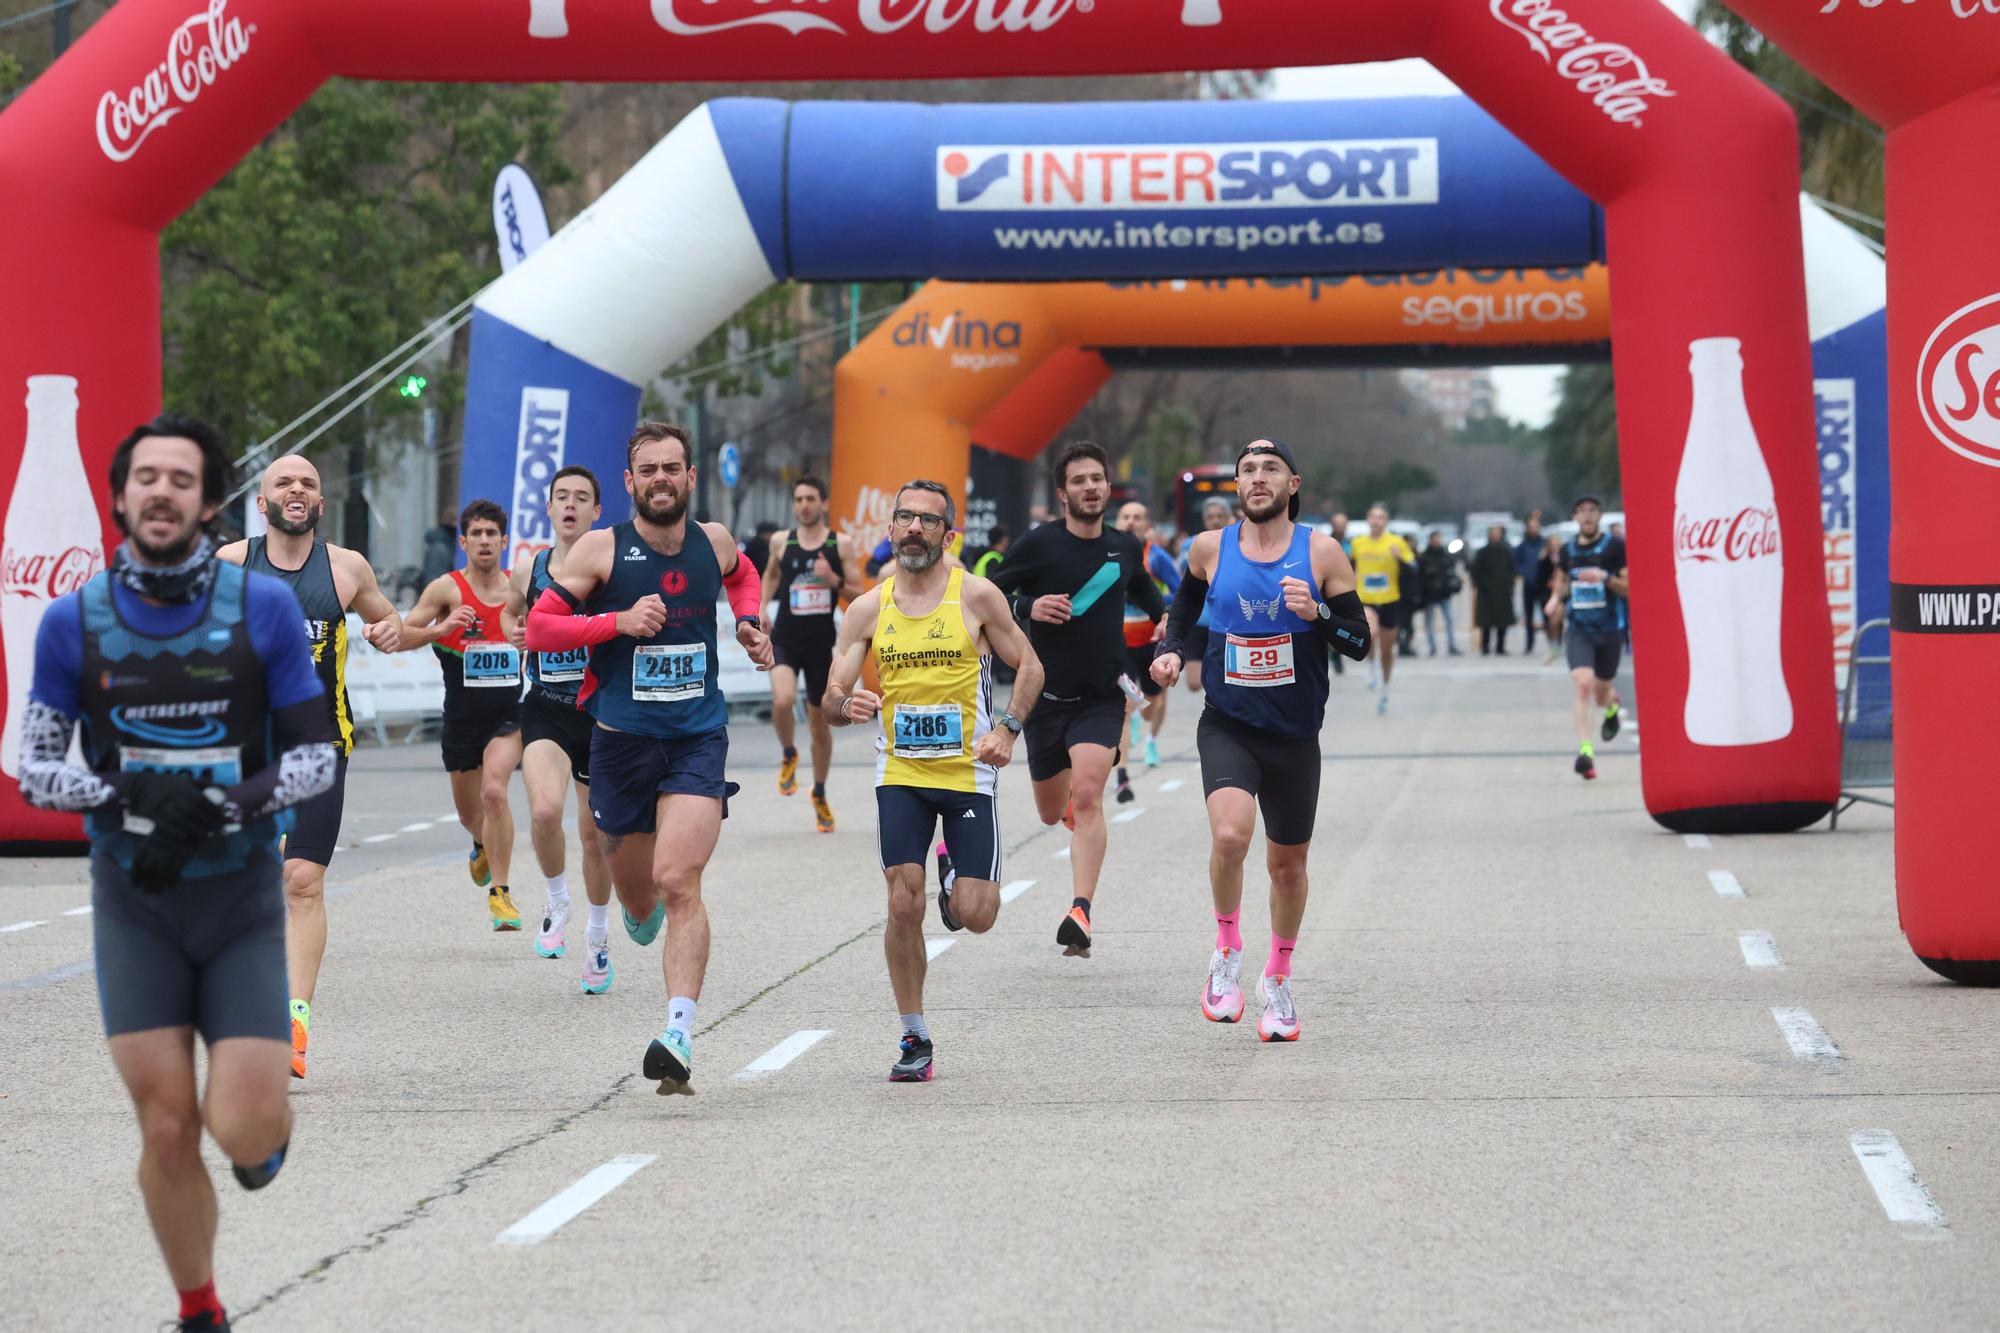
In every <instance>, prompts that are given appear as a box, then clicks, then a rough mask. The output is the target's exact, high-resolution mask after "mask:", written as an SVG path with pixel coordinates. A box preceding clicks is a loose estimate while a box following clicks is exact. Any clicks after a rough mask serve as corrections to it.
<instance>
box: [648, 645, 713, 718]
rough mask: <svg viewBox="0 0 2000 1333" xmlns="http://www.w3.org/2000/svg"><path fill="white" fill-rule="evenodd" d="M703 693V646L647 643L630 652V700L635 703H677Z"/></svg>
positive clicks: (705, 678)
mask: <svg viewBox="0 0 2000 1333" xmlns="http://www.w3.org/2000/svg"><path fill="white" fill-rule="evenodd" d="M707 690H708V645H707V644H701V643H647V644H641V645H640V646H639V647H638V648H636V649H634V650H633V652H632V697H633V699H635V700H637V701H638V702H639V703H642V704H672V703H680V702H681V701H682V700H685V699H699V698H701V697H702V695H703V694H705V693H706V692H707Z"/></svg>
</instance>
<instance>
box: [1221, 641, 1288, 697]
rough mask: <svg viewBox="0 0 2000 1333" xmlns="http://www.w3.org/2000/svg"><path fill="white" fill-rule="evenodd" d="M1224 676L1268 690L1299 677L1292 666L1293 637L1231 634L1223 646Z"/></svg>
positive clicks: (1234, 682) (1232, 680) (1243, 685)
mask: <svg viewBox="0 0 2000 1333" xmlns="http://www.w3.org/2000/svg"><path fill="white" fill-rule="evenodd" d="M1222 676H1223V679H1224V680H1227V681H1228V682H1229V683H1230V684H1231V685H1241V686H1242V687H1243V688H1245V689H1248V690H1268V689H1272V688H1274V687H1276V686H1279V685H1290V684H1291V683H1292V682H1293V681H1294V680H1296V679H1298V673H1297V671H1295V670H1294V669H1293V666H1292V636H1291V635H1289V634H1276V635H1272V636H1270V637H1268V638H1260V639H1250V638H1245V637H1244V636H1242V635H1240V634H1232V635H1230V636H1229V638H1228V641H1227V642H1226V643H1225V644H1224V645H1223V650H1222Z"/></svg>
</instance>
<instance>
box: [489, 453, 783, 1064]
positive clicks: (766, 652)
mask: <svg viewBox="0 0 2000 1333" xmlns="http://www.w3.org/2000/svg"><path fill="white" fill-rule="evenodd" d="M688 439H689V435H688V432H687V430H686V429H685V428H683V427H680V426H670V425H667V424H665V423H664V422H658V421H642V422H640V423H639V426H638V429H636V430H635V431H633V432H632V438H631V439H630V440H629V441H628V442H627V443H626V448H625V459H626V465H625V490H626V492H627V493H628V494H629V495H630V496H631V497H632V521H631V522H629V523H620V524H619V525H618V526H617V527H615V528H611V529H608V530H599V531H596V532H590V533H586V534H585V535H584V536H583V537H582V538H581V539H580V540H579V541H578V542H577V544H576V545H575V546H574V547H572V548H571V550H570V553H569V558H568V559H567V560H566V561H564V563H563V570H562V576H561V577H560V578H559V579H557V580H556V581H555V583H554V584H553V585H552V586H551V587H549V589H548V590H547V591H545V592H543V593H542V595H541V597H540V598H539V599H537V600H536V602H535V604H534V606H533V607H532V608H531V609H530V611H529V613H528V632H527V647H528V649H529V651H531V652H536V653H562V652H568V651H571V650H573V649H576V648H581V647H586V646H587V647H589V648H590V666H589V668H588V669H587V671H586V672H585V675H584V679H583V685H582V687H581V689H580V690H579V691H578V694H579V697H580V699H581V700H582V703H583V706H584V707H585V708H586V709H587V710H589V713H590V716H591V717H592V718H594V719H595V720H596V723H597V727H596V730H595V731H593V732H592V733H591V741H590V774H591V778H592V784H593V785H592V790H591V802H590V804H591V814H592V816H593V817H594V818H595V819H596V821H597V827H598V830H599V831H600V832H601V833H602V834H603V835H604V838H603V841H604V853H605V856H606V857H607V858H608V859H609V861H610V863H611V882H612V886H613V888H614V889H616V891H617V893H618V901H619V903H620V905H621V906H622V907H623V908H624V913H625V931H626V933H627V934H628V935H630V936H631V937H632V940H633V942H634V943H636V944H641V945H645V944H651V943H652V942H653V940H654V938H655V937H656V936H657V935H658V934H659V933H660V926H661V923H662V922H665V923H666V926H667V942H666V947H665V948H664V949H663V950H662V954H663V957H662V960H661V961H662V965H663V967H664V970H665V972H666V979H667V1028H666V1031H664V1032H662V1033H661V1034H660V1036H659V1037H658V1038H657V1039H656V1040H654V1042H653V1043H652V1045H651V1046H649V1047H648V1048H647V1049H646V1058H645V1063H644V1069H645V1074H646V1077H647V1078H649V1079H654V1080H657V1081H658V1083H659V1091H660V1092H662V1093H671V1092H687V1091H689V1090H690V1089H689V1087H688V1079H689V1077H690V1075H691V1074H692V1071H693V1067H694V1055H693V1050H692V1041H693V1037H694V1023H695V1002H696V1001H697V1000H698V999H699V998H700V997H701V982H702V976H703V974H704V973H705V972H706V971H707V970H708V909H707V908H706V907H705V906H703V904H702V900H701V875H702V871H703V870H704V869H706V868H707V865H708V858H709V857H710V855H711V854H713V853H714V851H715V843H716V839H717V838H718V837H719V836H720V835H721V832H722V821H723V819H724V818H725V817H727V815H728V813H729V807H728V801H729V798H730V797H731V796H733V795H735V793H736V784H735V783H733V782H730V781H729V780H728V779H727V778H726V777H724V776H723V766H724V763H725V761H726V760H727V759H728V756H729V731H728V722H729V712H728V709H727V707H726V706H725V705H724V703H723V699H722V687H721V686H720V685H719V684H718V683H717V680H716V659H715V645H716V634H715V620H716V603H717V601H718V599H719V598H720V597H721V596H722V595H723V593H724V592H725V591H726V592H727V594H728V598H729V606H730V609H731V611H733V612H734V614H735V618H736V641H737V642H738V643H740V644H742V645H743V647H744V649H745V651H747V652H748V653H749V654H750V657H751V660H753V661H754V662H756V664H757V666H758V669H759V670H763V671H768V670H770V669H771V662H772V651H771V640H770V638H769V637H768V636H767V635H766V634H765V633H764V628H763V625H762V623H761V621H760V620H759V619H758V614H757V613H758V610H759V607H758V594H759V592H760V591H761V580H760V578H759V576H758V571H757V570H755V569H753V568H751V565H750V562H749V561H748V560H745V559H743V558H741V557H740V555H739V554H738V552H737V550H736V539H735V538H734V537H731V536H730V535H729V530H728V529H727V528H724V527H723V526H722V525H721V524H719V523H702V522H697V521H690V519H689V518H688V501H689V498H690V497H691V496H692V495H693V494H694V477H695V471H694V464H693V460H692V459H691V458H690V457H689V453H688ZM579 611H581V612H582V614H581V615H579V614H577V613H578V612H579Z"/></svg>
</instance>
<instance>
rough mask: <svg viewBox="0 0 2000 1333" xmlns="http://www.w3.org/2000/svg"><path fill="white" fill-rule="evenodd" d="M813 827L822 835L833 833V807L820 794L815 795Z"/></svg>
mask: <svg viewBox="0 0 2000 1333" xmlns="http://www.w3.org/2000/svg"><path fill="white" fill-rule="evenodd" d="M813 827H814V828H816V829H818V830H819V831H820V832H821V833H831V832H833V807H832V806H830V805H828V804H827V803H826V797H824V796H821V795H820V794H819V793H818V792H814V793H813Z"/></svg>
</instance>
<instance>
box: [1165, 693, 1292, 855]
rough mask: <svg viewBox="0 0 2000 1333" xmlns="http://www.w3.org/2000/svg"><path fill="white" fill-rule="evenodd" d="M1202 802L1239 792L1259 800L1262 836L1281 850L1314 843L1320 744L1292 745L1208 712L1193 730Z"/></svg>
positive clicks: (1286, 740) (1285, 740) (1211, 710)
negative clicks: (1223, 791)
mask: <svg viewBox="0 0 2000 1333" xmlns="http://www.w3.org/2000/svg"><path fill="white" fill-rule="evenodd" d="M1194 742H1195V749H1196V751H1197V752H1198V753H1199V754H1200V755H1201V789H1202V794H1203V796H1204V797H1207V796H1213V795H1214V794H1215V793H1216V792H1218V791H1220V790H1221V789H1222V788H1224V787H1235V788H1238V789H1239V790H1242V791H1247V792H1249V793H1250V794H1251V795H1252V796H1255V797H1256V798H1257V808H1258V809H1259V810H1261V811H1263V814H1264V836H1265V837H1266V838H1267V839H1269V840H1270V841H1271V842H1273V843H1276V844H1277V845H1278V846H1280V847H1295V846H1297V845H1298V844H1300V843H1302V842H1311V841H1312V835H1313V820H1314V816H1315V815H1316V814H1317V813H1318V810H1319V767H1320V753H1319V738H1318V737H1316V736H1309V737H1306V738H1304V739H1300V740H1288V739H1286V738H1285V737H1283V736H1274V735H1272V734H1271V733H1270V732H1268V731H1263V730H1260V729H1258V728H1256V727H1251V726H1246V725H1244V724H1243V723H1241V722H1238V721H1236V720H1234V719H1233V718H1228V717H1224V716H1223V715H1222V714H1220V713H1218V712H1216V711H1215V710H1214V709H1213V708H1204V709H1203V710H1202V713H1201V722H1200V723H1199V724H1198V725H1197V726H1196V727H1195V733H1194Z"/></svg>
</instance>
